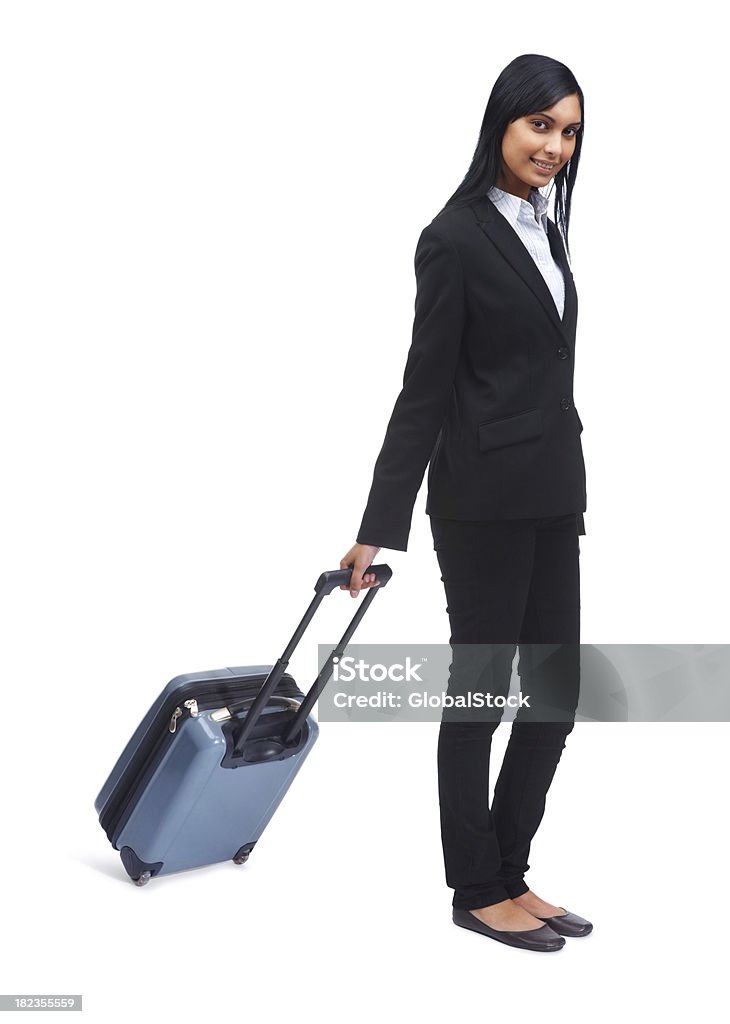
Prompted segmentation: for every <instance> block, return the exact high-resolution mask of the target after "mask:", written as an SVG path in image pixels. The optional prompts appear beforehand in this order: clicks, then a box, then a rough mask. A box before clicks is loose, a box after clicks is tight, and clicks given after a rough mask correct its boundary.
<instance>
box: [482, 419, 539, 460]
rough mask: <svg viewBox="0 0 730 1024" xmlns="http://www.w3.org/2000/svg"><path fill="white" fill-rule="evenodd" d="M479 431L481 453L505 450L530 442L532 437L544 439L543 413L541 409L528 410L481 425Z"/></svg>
mask: <svg viewBox="0 0 730 1024" xmlns="http://www.w3.org/2000/svg"><path fill="white" fill-rule="evenodd" d="M478 429H479V449H480V451H483V452H487V451H491V449H492V448H505V447H506V446H507V445H509V444H517V443H518V442H519V441H529V440H530V438H532V437H542V413H541V411H540V410H539V409H528V410H527V411H526V412H518V413H514V414H513V415H512V416H502V417H501V418H500V419H498V420H488V421H487V422H486V423H480V424H479V428H478Z"/></svg>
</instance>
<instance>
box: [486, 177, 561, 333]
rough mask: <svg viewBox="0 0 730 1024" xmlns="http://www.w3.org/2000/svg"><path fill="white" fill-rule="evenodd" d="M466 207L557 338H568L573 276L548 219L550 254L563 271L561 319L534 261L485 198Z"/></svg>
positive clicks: (554, 229)
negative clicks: (563, 297)
mask: <svg viewBox="0 0 730 1024" xmlns="http://www.w3.org/2000/svg"><path fill="white" fill-rule="evenodd" d="M469 205H470V206H471V209H472V211H473V212H474V216H475V217H476V221H477V224H478V225H479V227H480V228H481V229H482V231H483V232H484V234H485V235H486V236H487V237H488V238H489V239H490V240H491V241H492V242H493V243H494V245H495V246H496V247H497V249H498V250H499V252H500V253H501V254H502V256H503V257H504V258H505V259H506V260H507V262H508V263H509V264H510V266H511V267H512V268H513V270H514V271H515V272H516V273H517V274H519V276H520V277H521V278H522V280H523V281H524V282H525V284H526V285H527V286H528V288H530V290H531V291H532V292H533V293H534V295H535V297H536V298H537V299H539V301H540V304H541V305H542V307H543V309H544V310H545V313H546V314H547V316H548V318H549V319H550V321H551V323H552V324H553V325H554V326H555V327H556V328H557V330H558V331H559V332H560V334H561V336H564V337H572V333H573V332H574V329H575V321H576V310H577V298H576V291H575V284H574V282H573V274H572V273H571V270H570V266H569V265H568V259H567V257H566V255H565V249H564V247H563V241H562V238H561V237H560V232H559V231H558V229H557V227H556V226H555V225H554V224H553V222H552V221H551V220H550V219H549V218H548V240H549V242H550V250H551V252H552V254H553V257H554V258H555V259H556V260H557V261H558V264H559V266H560V267H561V269H562V271H563V279H564V281H565V308H564V310H563V318H562V319H561V318H560V314H559V313H558V309H557V306H556V305H555V300H554V299H553V296H552V292H551V291H550V289H549V288H548V286H547V283H546V282H545V278H544V277H543V276H542V274H541V273H540V271H539V270H538V269H537V266H536V265H535V261H534V260H533V258H532V256H531V255H530V253H529V252H528V251H527V249H526V248H525V246H524V244H523V242H522V239H521V238H520V236H519V235H518V234H517V232H516V231H515V229H514V228H513V227H512V225H511V224H510V223H509V222H508V221H507V220H506V219H505V218H504V217H503V216H502V214H501V213H500V212H499V210H498V209H497V208H496V206H495V205H494V203H493V202H492V201H491V200H490V199H488V198H487V197H486V196H484V197H480V198H479V199H475V200H474V201H473V202H472V203H470V204H469Z"/></svg>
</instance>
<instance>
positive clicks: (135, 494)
mask: <svg viewBox="0 0 730 1024" xmlns="http://www.w3.org/2000/svg"><path fill="white" fill-rule="evenodd" d="M677 11H678V8H675V7H671V6H670V7H666V6H665V5H657V4H644V5H636V4H621V3H618V4H614V5H613V6H612V8H611V15H610V18H609V17H607V16H606V17H604V16H603V15H601V13H600V11H599V9H597V8H595V9H594V8H591V7H586V6H585V4H577V3H565V4H563V5H561V6H560V8H555V7H550V6H549V5H548V6H546V5H544V4H535V3H529V2H527V3H523V4H521V5H520V7H519V9H509V10H508V9H507V8H504V7H503V9H502V10H499V9H497V8H495V7H494V6H493V5H484V4H477V3H459V2H458V0H457V2H452V3H449V4H446V3H438V4H436V3H423V2H421V3H400V4H399V3H394V2H392V0H391V2H390V3H388V4H385V3H382V2H371V3H369V4H368V5H354V4H346V3H345V4H343V3H322V2H314V3H307V4H295V3H292V2H287V3H279V4H276V5H263V4H260V5H253V4H244V3H216V2H211V0H207V2H205V3H202V2H194V3H190V2H188V3H183V2H176V3H164V2H155V0H144V2H141V3H140V2H129V0H127V2H125V3H105V2H100V0H98V2H95V3H92V2H87V3H77V2H52V3H38V2H30V3H29V2H23V3H10V2H6V3H4V4H3V5H2V8H1V12H2V13H1V21H0V91H1V95H2V110H1V113H0V116H1V117H2V149H3V155H2V159H1V160H0V201H1V202H2V224H1V226H0V255H1V260H2V262H1V266H0V288H1V289H2V303H1V305H2V320H3V324H2V339H3V372H2V376H1V377H0V381H1V386H2V402H1V404H0V415H1V416H2V424H1V426H2V440H3V444H2V460H3V473H2V479H3V483H4V493H3V501H2V516H3V524H2V525H3V529H2V536H3V540H4V545H3V570H4V572H3V583H4V587H3V608H2V624H3V633H4V637H5V641H4V644H3V669H4V670H3V692H4V701H3V703H4V715H3V726H4V727H3V742H2V744H1V745H0V747H1V754H0V756H1V757H2V764H1V768H2V780H3V794H4V821H5V826H6V828H5V830H4V839H3V842H2V863H3V883H4V885H3V911H2V919H3V921H2V924H3V927H2V944H3V948H2V950H1V951H0V952H1V954H2V958H1V962H2V990H3V991H4V992H8V993H11V992H37V993H66V992H69V993H83V996H84V1003H85V1009H84V1011H83V1012H84V1014H85V1016H86V1017H87V1018H88V1019H92V1020H95V1021H97V1020H98V1021H103V1022H116V1021H122V1020H124V1021H127V1020H129V1019H130V1015H131V1014H134V1013H139V1014H140V1015H142V1016H144V1017H145V1018H147V1019H150V1020H152V1019H153V1018H154V1017H157V1016H158V1015H159V1014H163V1013H165V1014H168V1015H171V1014H176V1015H177V1014H181V1013H188V1011H189V1017H190V1019H210V1020H212V1019H216V1020H221V1021H225V1020H231V1019H250V1018H251V1017H252V1016H257V1017H259V1018H261V1017H262V1016H263V1015H265V1019H266V1020H267V1021H278V1020H281V1021H285V1020H286V1021H288V1020H290V1019H292V1018H293V1017H294V1016H295V1015H296V1016H297V1017H300V1016H301V1014H302V1013H307V1015H308V1016H311V1017H313V1018H314V1019H319V1020H327V1021H329V1020H332V1021H340V1020H348V1021H350V1020H352V1021H369V1020H371V1019H372V1018H373V1017H374V1016H375V1015H376V1014H377V1015H379V1016H380V1017H382V1018H383V1019H386V1020H396V1019H399V1018H400V1017H401V1016H402V1015H404V1014H406V1013H408V1014H409V1015H410V1016H413V1017H414V1018H417V1019H421V1020H426V1021H431V1020H433V1021H437V1020H438V1021H441V1020H445V1019H449V1020H458V1019H465V1018H466V1017H467V1015H469V1014H472V1013H474V1012H476V1013H480V1012H484V1013H485V1014H490V1015H492V1016H493V1017H496V1016H497V1015H499V1016H501V1017H503V1016H504V1015H505V1014H510V1015H512V1016H513V1018H516V1019H519V1020H521V1019H525V1020H526V1019H537V1018H538V1015H539V1019H540V1020H542V1021H558V1020H564V1019H565V1017H566V1015H567V1014H570V1015H571V1016H573V1015H576V1016H577V1015H578V1014H580V1015H584V1016H587V1017H589V1018H590V1019H591V1020H603V1019H605V1020H613V1019H615V1017H616V1016H617V1015H619V1014H621V1015H627V1014H628V1015H629V1019H639V1018H640V1017H641V1016H643V1015H644V1013H645V1012H648V1011H649V1008H652V1009H653V1010H657V1009H659V1010H662V1011H663V1012H664V1013H665V1014H668V1015H669V1018H670V1019H683V1018H685V1016H686V1015H687V1014H688V1013H689V1012H690V1011H694V1012H695V1013H696V1014H699V1015H701V1016H703V1015H704V1016H707V1017H708V1018H709V1019H717V1014H718V1009H719V1005H720V1004H719V1000H720V998H721V996H720V993H721V984H722V979H723V977H724V973H723V972H724V957H723V959H722V960H721V959H720V958H721V955H722V950H723V947H724V946H725V944H726V938H727V919H728V913H730V907H729V906H728V899H727V895H726V886H725V884H724V873H725V862H724V855H725V853H726V849H727V832H726V826H725V814H724V812H722V811H721V807H722V806H723V805H724V801H725V798H726V788H727V785H726V778H727V760H726V749H727V741H728V731H727V724H726V723H720V724H699V725H691V726H690V725H684V724H681V723H680V724H673V725H658V724H657V725H640V724H629V725H612V724H603V725H595V724H591V725H578V726H577V727H576V729H575V730H574V732H573V734H572V735H571V737H570V738H569V741H568V745H567V747H566V750H565V752H564V754H563V760H562V762H561V765H560V766H559V769H558V773H557V775H556V779H555V782H554V784H553V787H552V788H551V791H550V793H549V795H548V807H547V813H546V815H545V819H544V822H543V824H542V826H541V828H540V831H539V832H538V835H537V837H536V839H535V841H534V843H533V846H532V851H531V856H530V864H531V869H530V871H529V873H528V876H527V881H528V884H529V885H530V886H531V887H532V888H533V889H534V890H535V891H536V892H537V893H538V894H539V895H541V896H543V897H544V898H546V899H548V900H550V901H552V902H555V903H557V904H558V905H562V906H564V907H567V908H568V909H571V910H573V911H575V912H576V913H579V914H581V915H583V916H586V917H589V918H590V919H591V920H593V921H594V924H595V930H594V933H593V934H592V935H591V936H590V938H587V939H583V940H581V939H568V940H567V945H566V948H565V949H563V950H562V951H561V952H560V953H559V954H556V955H555V956H550V957H540V956H538V955H537V954H535V953H530V952H526V951H521V950H516V949H512V948H510V947H507V946H503V945H501V944H499V943H496V942H493V941H491V940H489V939H485V938H482V937H481V936H478V935H475V934H473V933H470V932H465V931H463V930H462V929H457V928H455V927H454V926H453V924H452V923H451V916H450V914H451V896H452V892H451V890H449V889H447V887H446V885H445V881H444V877H443V863H442V859H441V847H440V835H439V826H438V803H437V790H436V765H435V745H436V736H437V728H438V727H437V725H435V724H410V725H408V724H400V725H392V724H391V725H388V724H382V725H376V724H360V725H354V724H337V725H335V724H328V723H323V724H322V731H321V735H320V739H319V742H318V744H317V745H316V747H315V748H314V750H313V752H312V754H311V757H310V758H309V760H308V762H307V764H306V766H305V769H304V770H303V771H302V772H301V774H300V775H299V776H298V777H297V779H296V780H295V782H294V784H293V786H292V789H291V790H290V793H289V795H288V796H287V798H286V799H285V801H284V803H282V805H281V807H280V809H279V811H278V813H277V815H276V816H275V818H274V819H273V821H272V823H271V825H270V826H269V828H268V829H267V831H266V833H265V835H264V837H262V839H261V840H260V843H259V845H258V847H257V849H256V851H255V853H254V855H253V856H252V858H251V860H250V861H249V863H248V864H247V865H246V866H245V867H235V866H234V865H232V864H221V865H217V866H213V867H211V868H206V869H201V870H199V871H194V872H188V873H183V874H180V875H177V876H168V877H166V878H160V879H157V880H153V882H151V883H150V885H149V886H147V887H146V888H137V887H135V886H133V885H132V884H131V882H130V881H129V879H128V878H127V875H126V873H125V872H124V871H123V869H122V866H121V862H120V860H119V855H118V853H116V852H115V851H114V850H113V849H112V848H111V846H110V845H109V843H108V841H107V839H106V837H105V835H104V834H103V832H102V830H101V829H100V828H99V824H98V820H97V818H96V815H95V812H94V808H93V801H94V798H95V796H96V794H97V792H98V790H99V789H100V788H101V785H102V783H103V782H104V780H105V778H106V776H107V774H108V772H109V770H110V769H111V767H112V765H113V763H114V761H115V760H116V758H117V756H118V754H119V752H120V751H121V749H122V747H123V746H124V744H125V743H126V741H127V739H128V737H129V735H130V733H131V732H132V731H133V729H134V728H135V727H136V725H137V723H138V721H139V719H140V718H141V717H142V715H143V714H144V712H145V711H146V710H147V708H148V706H149V705H150V703H151V702H152V700H153V699H154V697H155V696H156V695H157V693H158V692H159V690H160V689H161V688H162V686H163V685H164V684H165V683H166V682H167V680H169V679H170V678H172V677H173V676H175V675H178V674H180V673H181V672H188V671H194V670H198V669H213V668H220V667H223V666H226V665H239V664H247V663H248V664H253V663H259V662H263V663H267V662H268V663H270V662H273V661H274V660H275V658H276V657H277V656H278V655H279V654H280V653H281V650H282V649H283V647H284V644H285V643H286V641H287V640H288V639H289V637H290V635H291V633H292V632H293V629H294V627H295V625H296V624H297V622H298V621H299V618H300V617H301V615H302V614H303V612H304V609H305V608H306V606H307V604H308V602H309V600H310V598H311V596H312V593H313V590H312V588H313V584H314V581H315V579H316V578H317V576H318V575H319V573H320V572H321V571H323V570H324V569H334V568H337V567H338V566H339V561H340V558H341V557H342V556H343V555H344V554H345V552H346V551H347V550H348V549H349V548H350V546H351V545H352V543H353V542H354V539H355V535H356V532H357V529H358V526H359V523H360V518H361V515H362V511H363V509H364V504H365V500H366V497H367V493H368V490H369V486H370V481H371V476H372V468H373V464H374V460H375V457H376V455H377V453H378V451H379V448H380V445H381V443H382V439H383V435H384V432H385V427H386V423H387V420H388V418H389V415H390V412H391V410H392V406H393V403H394V401H395V398H396V396H397V394H398V390H399V388H400V382H401V378H402V372H403V367H404V364H405V358H406V354H407V350H408V346H409V344H410V332H411V326H412V317H413V300H414V296H415V279H414V274H413V254H414V251H415V245H416V241H417V238H418V235H419V233H420V231H421V229H422V227H423V226H425V224H427V223H428V222H429V221H430V220H431V218H432V217H433V216H434V215H435V214H436V213H437V212H438V210H439V209H440V208H441V207H442V206H443V204H444V202H445V201H446V199H447V198H448V197H449V196H450V195H451V194H452V192H453V191H454V189H455V188H456V187H457V185H458V184H459V182H460V181H461V179H462V177H463V175H464V174H465V172H466V170H467V168H468V166H469V163H470V160H471V156H472V153H473V151H474V147H475V145H476V140H477V134H478V129H479V125H480V123H481V119H482V116H483V113H484V107H485V105H486V102H487V99H488V96H489V92H490V90H491V87H492V85H493V83H494V80H495V79H496V77H497V75H498V74H499V72H500V71H501V69H502V68H503V67H504V66H505V65H506V64H507V63H508V62H509V61H510V60H512V59H513V58H514V57H515V56H517V55H518V54H520V53H525V52H537V53H544V54H548V55H550V56H553V57H555V58H557V59H559V60H562V61H564V62H565V63H567V64H568V65H569V66H570V67H571V69H572V70H573V72H574V73H575V75H576V76H577V78H578V81H579V82H580V83H581V86H582V88H583V90H584V92H585V96H586V106H585V124H586V128H585V141H584V148H583V155H582V160H581V166H580V173H579V180H578V184H577V187H576V189H575V192H574V199H573V218H572V223H571V233H570V241H571V249H572V254H573V271H574V275H575V280H576V284H577V287H578V291H579V297H580V313H579V321H578V340H577V369H576V379H575V397H576V405H577V406H578V408H579V409H580V414H581V419H582V421H583V424H584V427H585V430H584V433H583V442H584V450H585V456H586V463H587V471H588V511H587V513H586V517H585V520H586V529H587V535H586V536H585V537H584V538H581V572H582V615H583V640H584V642H588V643H603V644H609V643H665V642H666V643H670V642H671V643H721V642H726V641H728V640H729V639H730V638H729V637H728V635H727V620H728V616H727V603H728V602H727V578H728V551H727V543H726V517H727V488H726V470H725V468H724V467H725V460H726V456H727V452H726V448H727V433H728V431H727V413H726V408H725V400H726V393H727V373H728V356H727V342H728V338H727V330H726V316H727V306H726V301H727V284H726V266H725V262H726V261H725V256H726V252H725V250H726V245H725V239H724V238H723V236H722V231H723V230H724V227H725V224H726V222H727V217H726V202H725V199H724V179H725V175H726V170H727V166H728V146H727V114H726V111H725V110H724V107H723V105H722V103H723V97H724V94H725V84H726V83H725V80H724V77H723V76H722V73H721V69H722V67H724V63H725V57H726V54H725V52H724V46H725V40H724V37H723V36H722V35H721V34H720V33H718V32H716V31H715V28H716V25H715V23H714V18H713V16H712V15H713V6H712V5H710V4H708V3H695V4H693V5H692V7H691V9H690V13H689V14H688V15H686V16H685V15H681V16H680V15H679V14H678V13H677ZM593 19H596V20H595V23H594V24H591V22H592V20H593ZM425 490H426V488H425V484H424V487H423V489H422V491H421V494H420V496H419V499H418V501H417V504H416V509H415V512H414V517H413V529H412V531H411V536H410V542H409V550H408V552H407V553H403V552H394V551H387V550H384V551H383V552H381V556H380V558H381V559H382V560H384V561H387V562H388V563H389V564H390V565H391V567H392V569H393V571H394V576H393V580H392V582H391V584H390V585H389V587H388V589H387V591H384V592H383V594H382V595H379V596H378V598H377V600H376V601H375V603H374V605H373V609H372V611H371V612H370V614H369V616H368V618H367V619H366V620H365V621H364V622H363V625H362V627H361V628H360V630H359V631H358V635H357V641H358V642H359V643H367V642H383V643H407V642H413V643H423V642H447V640H448V619H447V615H446V609H445V597H444V594H443V584H442V583H441V581H440V578H439V570H438V565H437V562H436V556H435V553H434V552H433V549H432V542H431V536H430V531H429V528H428V519H427V517H426V516H425V515H424V506H425ZM354 607H355V603H354V602H353V601H352V600H351V599H350V597H349V596H348V595H347V594H345V593H342V592H341V591H339V590H338V591H335V593H334V595H333V596H332V597H331V598H330V599H329V601H328V602H327V603H326V605H325V607H324V609H323V611H322V612H321V613H320V618H319V619H318V620H317V625H315V626H314V627H313V628H312V630H311V632H310V633H309V634H308V636H307V639H306V640H305V641H304V642H303V643H302V645H301V647H300V649H299V651H298V653H297V654H296V656H295V659H294V661H293V662H292V664H291V666H290V668H291V670H292V672H293V674H294V675H295V676H296V678H297V679H298V681H299V682H300V685H303V686H307V685H308V684H309V682H311V680H312V679H313V678H314V674H315V673H316V655H317V643H319V642H321V643H326V642H334V641H335V640H336V639H337V637H339V635H340V633H341V631H342V629H343V625H344V622H345V621H346V618H347V616H348V615H350V614H352V611H353V609H354ZM503 729H504V730H505V734H504V735H502V730H498V733H497V736H496V738H495V743H494V749H493V759H492V764H493V773H492V780H491V781H492V785H493V783H494V779H495V778H496V772H497V770H498V767H499V764H500V763H501V756H502V752H503V750H504V746H505V744H506V740H507V735H506V729H507V727H506V726H504V727H503ZM628 991H630V993H631V994H630V996H629V995H628ZM627 1000H630V1003H628V1004H627ZM204 1015H205V1016H204Z"/></svg>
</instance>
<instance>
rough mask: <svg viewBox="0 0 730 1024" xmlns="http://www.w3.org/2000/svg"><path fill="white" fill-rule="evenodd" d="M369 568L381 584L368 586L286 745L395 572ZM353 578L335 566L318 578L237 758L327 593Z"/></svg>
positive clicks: (239, 745)
mask: <svg viewBox="0 0 730 1024" xmlns="http://www.w3.org/2000/svg"><path fill="white" fill-rule="evenodd" d="M367 571H368V573H374V574H375V577H376V579H377V580H378V581H379V583H378V586H376V587H369V588H368V592H367V594H366V596H365V599H364V600H363V601H362V602H361V603H360V607H359V608H358V609H357V611H356V612H355V614H354V615H353V617H352V620H351V621H350V624H349V626H348V627H347V629H346V630H345V632H344V633H343V634H342V637H341V638H340V642H339V643H338V644H337V646H336V647H335V648H334V650H333V651H332V653H331V654H330V656H329V657H328V659H327V661H326V662H325V664H324V666H323V668H322V671H321V672H320V673H319V675H318V676H317V678H316V679H315V680H314V682H313V683H312V686H311V688H310V690H309V693H308V694H307V696H306V697H305V698H304V700H303V701H302V703H301V704H300V706H299V710H298V711H297V713H296V715H295V716H294V719H293V720H292V722H291V724H290V726H289V728H288V729H287V730H286V733H285V735H284V736H283V737H282V742H283V743H285V744H286V743H288V742H289V741H290V740H291V739H292V738H293V737H294V736H296V735H297V733H298V732H299V731H300V730H301V728H302V726H303V724H304V722H305V721H306V718H307V715H308V714H309V712H310V710H311V708H312V706H313V704H314V702H315V701H316V700H317V698H318V697H319V695H320V693H321V692H322V690H323V689H324V688H325V686H326V685H327V683H328V681H329V678H330V676H331V675H332V670H333V667H334V662H335V658H338V657H341V655H342V653H343V651H344V650H345V648H346V647H347V645H348V644H349V642H350V639H351V637H352V634H353V633H354V632H355V630H356V629H357V627H358V626H359V624H360V620H361V619H362V617H363V615H364V614H365V612H366V611H367V610H368V608H369V607H370V605H371V604H372V602H373V600H374V598H375V595H376V594H377V592H378V591H379V590H382V588H383V587H384V586H385V585H386V584H387V582H388V580H389V579H390V578H391V576H392V575H393V571H392V569H391V568H390V566H389V565H384V564H383V565H371V566H369V568H368V570H367ZM351 578H352V569H334V570H330V571H329V572H323V573H322V575H321V576H320V577H319V579H318V580H317V582H316V583H315V585H314V590H315V595H314V598H313V599H312V601H311V603H310V605H309V607H308V608H307V610H306V612H305V613H304V617H303V618H302V621H301V622H300V623H299V625H298V626H297V628H296V629H295V631H294V635H293V636H292V638H291V640H290V641H289V643H288V644H287V645H286V648H285V650H284V653H283V654H282V656H281V657H280V658H279V659H278V661H277V662H276V664H275V665H274V666H273V667H272V669H271V671H270V672H269V674H268V676H267V677H266V679H265V680H264V682H263V685H262V686H261V689H260V690H259V693H258V696H257V697H256V699H255V700H254V702H253V704H252V705H251V710H250V711H249V713H248V714H247V715H246V719H245V721H244V723H243V728H242V729H241V732H240V733H239V735H238V739H237V740H236V742H235V745H234V747H233V751H232V756H233V757H234V758H238V757H240V756H241V755H242V753H243V748H244V745H245V743H246V740H247V739H248V737H249V735H250V734H251V730H252V729H253V727H254V726H255V725H256V722H257V721H258V718H259V715H260V714H261V712H262V711H263V709H264V708H265V707H266V705H267V703H268V700H269V697H270V696H271V694H272V693H273V692H274V690H275V689H276V687H277V685H278V683H279V680H280V679H281V677H282V676H283V675H284V673H285V672H286V667H287V665H288V664H289V659H290V658H291V656H292V654H293V653H294V651H295V649H296V647H297V644H298V643H299V641H300V640H301V638H302V636H303V635H304V632H305V630H306V628H307V626H308V625H309V623H310V622H311V621H312V619H313V617H314V613H315V612H316V611H317V608H318V607H319V605H320V604H321V602H322V599H323V598H324V597H325V596H326V595H327V594H331V593H332V591H333V590H334V589H335V587H340V586H348V585H349V583H350V580H351Z"/></svg>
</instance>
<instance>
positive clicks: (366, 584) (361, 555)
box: [340, 544, 380, 597]
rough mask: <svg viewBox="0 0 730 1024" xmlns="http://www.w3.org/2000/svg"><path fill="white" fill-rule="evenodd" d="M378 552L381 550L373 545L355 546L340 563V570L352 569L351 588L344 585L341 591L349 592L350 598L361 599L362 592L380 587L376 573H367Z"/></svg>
mask: <svg viewBox="0 0 730 1024" xmlns="http://www.w3.org/2000/svg"><path fill="white" fill-rule="evenodd" d="M378 551H380V548H376V547H374V546H373V545H372V544H353V546H352V547H351V548H350V550H349V551H348V552H347V554H346V555H345V557H344V558H343V559H342V561H341V562H340V569H349V568H350V567H352V577H351V579H350V586H349V587H346V586H345V585H344V584H343V585H342V586H341V587H340V590H349V591H350V597H359V596H360V591H361V590H369V589H370V587H378V586H380V581H379V580H377V579H376V578H375V573H374V572H370V573H368V572H366V571H365V570H366V569H368V568H369V567H370V566H371V565H372V563H373V560H374V558H375V556H376V555H377V553H378Z"/></svg>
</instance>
